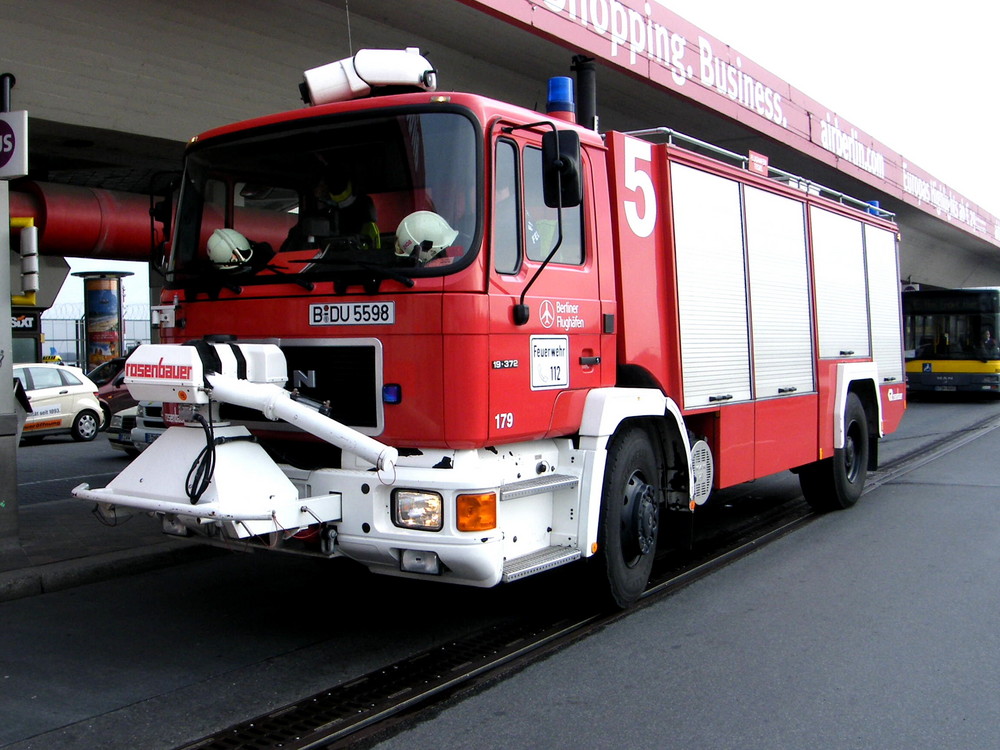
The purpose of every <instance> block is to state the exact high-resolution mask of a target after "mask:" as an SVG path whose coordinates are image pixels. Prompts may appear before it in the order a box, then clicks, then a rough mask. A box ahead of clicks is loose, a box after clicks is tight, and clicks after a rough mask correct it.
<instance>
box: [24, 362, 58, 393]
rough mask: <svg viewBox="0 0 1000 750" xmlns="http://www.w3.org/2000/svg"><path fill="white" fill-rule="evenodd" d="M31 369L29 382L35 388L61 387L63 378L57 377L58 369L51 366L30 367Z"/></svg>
mask: <svg viewBox="0 0 1000 750" xmlns="http://www.w3.org/2000/svg"><path fill="white" fill-rule="evenodd" d="M30 370H31V382H32V383H33V384H34V386H35V390H39V389H41V388H61V387H62V386H63V380H62V378H61V377H59V374H60V373H59V370H57V369H55V368H53V367H32V368H30Z"/></svg>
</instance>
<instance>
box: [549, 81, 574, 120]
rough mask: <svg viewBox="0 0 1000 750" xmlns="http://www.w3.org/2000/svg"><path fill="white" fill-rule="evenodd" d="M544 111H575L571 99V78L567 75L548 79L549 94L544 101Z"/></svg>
mask: <svg viewBox="0 0 1000 750" xmlns="http://www.w3.org/2000/svg"><path fill="white" fill-rule="evenodd" d="M545 111H546V113H549V112H576V103H575V102H574V101H573V79H572V78H569V77H568V76H556V77H555V78H550V79H549V95H548V99H547V100H546V102H545Z"/></svg>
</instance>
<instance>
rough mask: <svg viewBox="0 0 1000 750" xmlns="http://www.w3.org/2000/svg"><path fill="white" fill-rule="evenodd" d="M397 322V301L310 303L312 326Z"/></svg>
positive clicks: (389, 324)
mask: <svg viewBox="0 0 1000 750" xmlns="http://www.w3.org/2000/svg"><path fill="white" fill-rule="evenodd" d="M395 323H396V303H395V302H393V301H387V302H333V303H330V304H325V305H309V325H311V326H391V325H394V324H395Z"/></svg>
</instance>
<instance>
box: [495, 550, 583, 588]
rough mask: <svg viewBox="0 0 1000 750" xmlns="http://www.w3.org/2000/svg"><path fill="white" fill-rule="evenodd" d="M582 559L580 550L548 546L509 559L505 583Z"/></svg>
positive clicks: (504, 575) (505, 563)
mask: <svg viewBox="0 0 1000 750" xmlns="http://www.w3.org/2000/svg"><path fill="white" fill-rule="evenodd" d="M579 559H580V550H578V549H570V548H569V547H546V548H544V549H540V550H538V551H537V552H532V553H531V554H530V555H525V556H524V557H515V558H514V559H513V560H507V561H505V562H504V564H503V578H502V579H501V580H502V581H503V582H504V583H509V582H511V581H516V580H517V579H518V578H527V577H528V576H530V575H534V574H535V573H541V572H542V571H543V570H550V569H552V568H558V567H559V566H560V565H565V564H566V563H571V562H573V561H574V560H579Z"/></svg>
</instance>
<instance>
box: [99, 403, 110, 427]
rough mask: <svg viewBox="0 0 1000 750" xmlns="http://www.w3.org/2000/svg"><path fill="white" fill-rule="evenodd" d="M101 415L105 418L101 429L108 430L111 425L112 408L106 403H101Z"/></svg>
mask: <svg viewBox="0 0 1000 750" xmlns="http://www.w3.org/2000/svg"><path fill="white" fill-rule="evenodd" d="M101 416H102V417H103V418H104V423H103V424H102V425H101V429H100V431H101V432H107V431H108V427H110V426H111V410H110V409H108V407H107V405H106V404H101Z"/></svg>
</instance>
